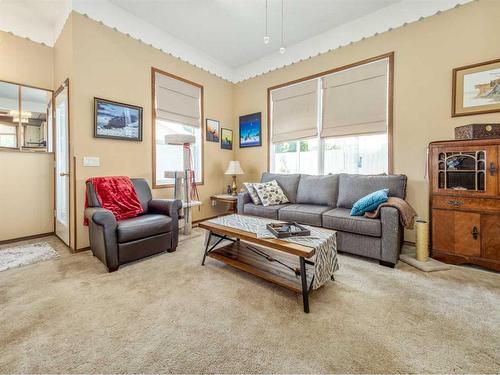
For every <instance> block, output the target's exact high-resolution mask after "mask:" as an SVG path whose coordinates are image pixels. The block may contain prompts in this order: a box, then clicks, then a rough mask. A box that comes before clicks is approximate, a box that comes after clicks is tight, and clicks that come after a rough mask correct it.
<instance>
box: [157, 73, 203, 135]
mask: <svg viewBox="0 0 500 375" xmlns="http://www.w3.org/2000/svg"><path fill="white" fill-rule="evenodd" d="M155 82H156V98H155V100H156V118H157V119H159V120H165V121H172V122H177V123H181V124H185V125H190V126H197V127H200V126H201V102H200V99H201V88H200V87H198V86H194V85H192V84H189V83H187V82H184V81H181V80H179V79H175V78H172V77H169V76H167V75H164V74H161V73H156V74H155Z"/></svg>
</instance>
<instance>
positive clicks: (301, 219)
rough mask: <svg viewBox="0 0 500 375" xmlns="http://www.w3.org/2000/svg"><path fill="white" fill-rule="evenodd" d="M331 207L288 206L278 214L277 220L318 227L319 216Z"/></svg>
mask: <svg viewBox="0 0 500 375" xmlns="http://www.w3.org/2000/svg"><path fill="white" fill-rule="evenodd" d="M330 209H331V207H328V206H319V205H313V204H289V205H288V206H286V207H283V208H282V209H281V210H279V212H278V219H280V220H283V221H296V222H297V223H302V224H310V225H315V226H318V227H320V226H321V223H322V222H321V214H322V213H323V212H326V211H328V210H330Z"/></svg>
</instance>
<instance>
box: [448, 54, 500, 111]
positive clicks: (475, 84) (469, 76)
mask: <svg viewBox="0 0 500 375" xmlns="http://www.w3.org/2000/svg"><path fill="white" fill-rule="evenodd" d="M493 112H500V59H497V60H491V61H486V62H483V63H479V64H474V65H468V66H462V67H460V68H456V69H453V102H452V109H451V115H452V117H456V116H468V115H477V114H480V113H493Z"/></svg>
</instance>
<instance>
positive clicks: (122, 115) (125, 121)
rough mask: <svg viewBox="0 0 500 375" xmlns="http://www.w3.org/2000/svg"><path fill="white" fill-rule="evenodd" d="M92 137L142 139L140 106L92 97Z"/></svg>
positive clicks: (127, 139)
mask: <svg viewBox="0 0 500 375" xmlns="http://www.w3.org/2000/svg"><path fill="white" fill-rule="evenodd" d="M94 137H96V138H110V139H122V140H126V141H142V107H137V106H135V105H129V104H124V103H118V102H113V101H111V100H105V99H100V98H94Z"/></svg>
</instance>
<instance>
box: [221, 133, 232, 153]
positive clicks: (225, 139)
mask: <svg viewBox="0 0 500 375" xmlns="http://www.w3.org/2000/svg"><path fill="white" fill-rule="evenodd" d="M220 148H222V149H224V150H232V149H233V131H232V130H231V129H224V128H221V130H220Z"/></svg>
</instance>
